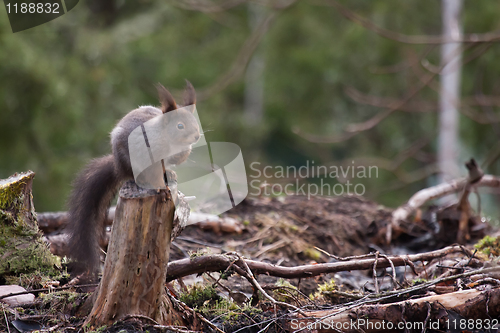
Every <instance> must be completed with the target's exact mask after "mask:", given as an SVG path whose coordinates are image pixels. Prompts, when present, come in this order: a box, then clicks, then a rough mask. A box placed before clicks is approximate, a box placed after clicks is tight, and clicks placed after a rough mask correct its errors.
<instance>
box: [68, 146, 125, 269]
mask: <svg viewBox="0 0 500 333" xmlns="http://www.w3.org/2000/svg"><path fill="white" fill-rule="evenodd" d="M119 185H120V179H119V176H118V175H117V173H116V171H115V163H114V158H113V155H107V156H103V157H100V158H96V159H94V160H92V161H91V162H90V163H89V164H87V166H86V167H85V169H83V170H82V171H81V172H80V174H79V175H78V176H77V177H76V179H75V181H74V182H73V190H72V192H71V195H70V197H69V202H68V206H69V226H68V228H69V233H70V239H69V242H68V254H69V257H70V258H72V259H74V260H76V262H77V264H76V269H77V271H80V272H81V271H84V270H90V271H91V272H93V273H95V272H97V271H98V269H99V258H100V247H99V239H100V237H101V236H103V235H104V221H105V219H106V214H107V211H108V208H109V205H110V203H111V200H112V199H113V198H114V196H115V194H116V191H117V189H118V186H119Z"/></svg>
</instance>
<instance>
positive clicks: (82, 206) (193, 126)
mask: <svg viewBox="0 0 500 333" xmlns="http://www.w3.org/2000/svg"><path fill="white" fill-rule="evenodd" d="M157 88H158V94H159V99H160V102H161V109H160V108H156V107H152V106H142V107H139V108H137V109H135V110H132V111H130V112H129V113H128V114H127V115H125V117H123V118H122V119H121V120H120V121H119V122H118V124H117V125H116V126H115V128H114V129H113V131H112V132H111V148H112V152H113V153H112V154H110V155H106V156H103V157H100V158H96V159H94V160H92V161H90V163H88V164H87V166H86V167H85V168H84V169H83V170H82V171H81V172H80V173H79V174H78V176H77V177H76V178H75V180H74V182H73V190H72V192H71V195H70V197H69V200H68V206H69V223H70V224H69V226H68V228H69V234H70V238H69V243H68V256H69V257H70V258H72V259H74V260H76V270H77V271H80V272H82V271H89V272H91V273H96V272H97V271H98V269H99V261H100V260H99V258H100V252H99V251H100V248H99V244H98V240H99V238H100V236H101V235H102V232H103V231H104V221H105V218H106V215H107V210H108V208H109V205H110V203H111V200H112V199H113V198H114V197H115V195H116V192H117V190H118V189H119V187H120V186H121V184H122V183H123V182H124V181H125V180H128V179H133V177H134V175H133V172H132V166H131V162H130V155H129V147H128V137H129V134H130V133H131V132H132V131H133V130H134V129H135V128H136V127H138V126H141V125H142V124H144V123H145V122H146V121H148V120H150V119H152V118H154V117H157V116H161V115H162V114H165V113H167V112H170V111H173V110H176V109H178V107H177V104H176V103H175V100H174V99H173V97H172V95H171V94H170V92H169V91H168V90H167V89H165V87H163V86H162V85H161V84H159V85H158V86H157ZM195 103H196V94H195V91H194V88H193V86H192V85H191V83H189V82H188V81H187V86H186V89H185V91H184V105H185V106H187V105H192V104H195ZM193 112H194V108H186V109H180V110H177V111H176V112H175V113H173V114H172V115H173V116H172V117H171V118H170V119H169V120H168V123H167V124H166V128H167V133H168V138H169V142H165V145H173V144H175V145H176V146H179V145H181V146H184V147H185V149H184V150H183V151H182V152H181V153H178V154H175V155H173V156H170V157H169V158H168V160H167V161H166V162H167V163H168V164H171V165H172V164H175V165H178V164H180V163H182V162H184V161H186V159H187V158H188V156H189V153H190V152H191V146H192V145H193V144H195V143H196V142H197V141H198V140H199V138H200V128H199V125H198V122H197V120H196V117H195V116H194V114H193Z"/></svg>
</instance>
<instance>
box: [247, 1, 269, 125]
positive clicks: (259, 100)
mask: <svg viewBox="0 0 500 333" xmlns="http://www.w3.org/2000/svg"><path fill="white" fill-rule="evenodd" d="M264 17H265V8H264V7H263V6H261V5H258V4H255V3H249V4H248V21H249V25H250V29H252V31H254V30H255V29H257V27H258V26H259V23H260V22H261V21H262V20H263V19H264ZM264 67H265V61H264V53H263V51H262V45H261V46H259V47H257V50H255V52H254V54H253V56H252V59H251V60H250V62H249V63H248V66H247V69H246V72H245V106H244V108H245V109H244V112H245V119H246V121H247V122H248V123H249V124H250V125H259V124H260V123H261V121H262V116H263V113H264V75H263V74H264Z"/></svg>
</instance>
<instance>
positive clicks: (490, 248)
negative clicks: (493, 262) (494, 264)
mask: <svg viewBox="0 0 500 333" xmlns="http://www.w3.org/2000/svg"><path fill="white" fill-rule="evenodd" d="M474 247H475V248H476V249H478V250H479V251H480V252H482V253H483V254H484V255H486V256H487V257H491V256H494V257H498V256H500V236H499V237H496V238H495V237H491V236H485V237H484V238H483V239H481V240H480V241H479V242H477V244H476V245H474Z"/></svg>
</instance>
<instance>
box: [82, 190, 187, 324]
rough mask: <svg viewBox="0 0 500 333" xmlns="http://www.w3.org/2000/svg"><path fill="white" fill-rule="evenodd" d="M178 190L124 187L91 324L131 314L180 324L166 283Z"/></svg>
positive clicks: (164, 322)
mask: <svg viewBox="0 0 500 333" xmlns="http://www.w3.org/2000/svg"><path fill="white" fill-rule="evenodd" d="M176 193H177V192H176V191H174V190H172V191H170V190H169V189H168V188H167V190H166V191H160V192H158V191H155V190H144V189H142V188H140V187H138V186H137V185H136V184H135V183H134V182H127V183H126V184H125V185H124V186H123V187H122V189H121V190H120V196H119V199H118V204H117V208H116V215H115V221H114V223H113V228H112V232H111V239H110V242H109V246H108V253H107V256H106V261H105V264H104V271H103V277H102V280H101V283H100V284H99V287H98V289H97V290H96V298H95V301H94V305H93V308H92V311H91V313H90V315H89V316H88V318H87V320H86V325H88V326H90V327H99V326H102V325H109V324H112V323H113V322H115V321H116V320H119V319H123V318H125V317H127V316H147V317H149V318H152V319H154V320H155V321H157V322H158V323H160V324H174V323H175V324H180V322H179V321H178V318H177V317H176V316H175V311H173V310H172V307H171V304H170V303H169V301H168V298H167V297H166V293H165V285H164V284H165V278H166V274H167V263H168V259H169V251H170V242H171V237H170V236H171V232H172V228H173V221H174V213H175V206H174V202H175V201H176V199H177V198H176ZM188 214H189V213H188ZM184 218H185V219H186V220H187V217H184Z"/></svg>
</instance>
